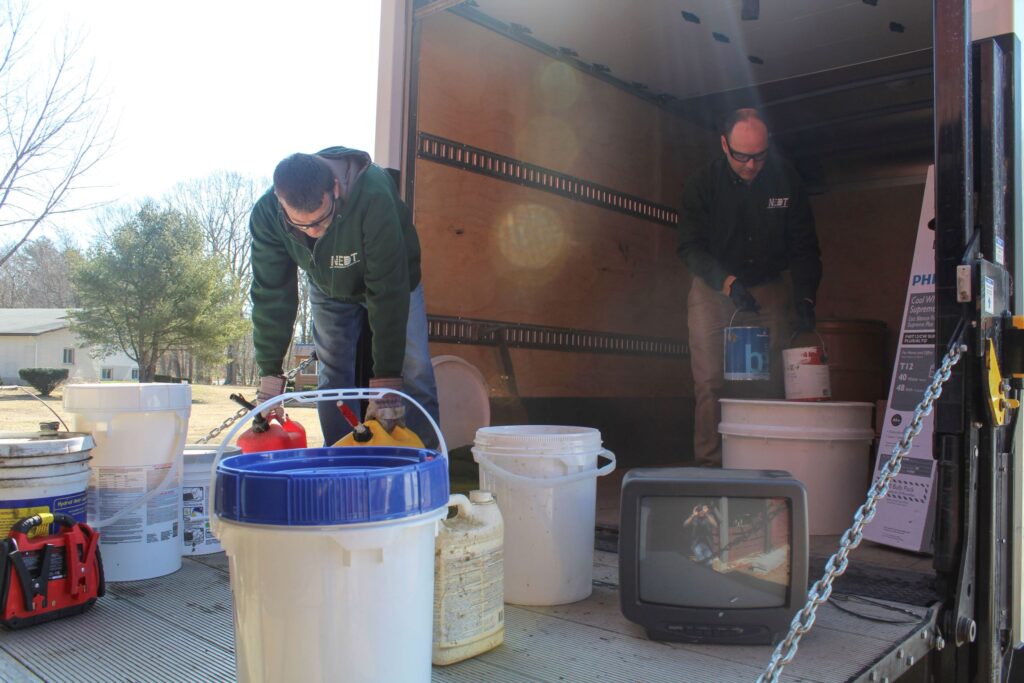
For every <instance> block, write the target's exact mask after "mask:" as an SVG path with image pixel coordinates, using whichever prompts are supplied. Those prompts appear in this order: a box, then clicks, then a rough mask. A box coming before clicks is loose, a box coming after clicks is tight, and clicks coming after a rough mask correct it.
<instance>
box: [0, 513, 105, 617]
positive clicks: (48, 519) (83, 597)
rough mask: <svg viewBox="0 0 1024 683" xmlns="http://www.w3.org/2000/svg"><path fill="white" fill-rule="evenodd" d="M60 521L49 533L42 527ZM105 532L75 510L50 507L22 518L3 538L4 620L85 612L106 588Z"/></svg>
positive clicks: (0, 582)
mask: <svg viewBox="0 0 1024 683" xmlns="http://www.w3.org/2000/svg"><path fill="white" fill-rule="evenodd" d="M51 524H59V525H60V527H61V528H60V530H59V531H58V532H57V533H55V534H51V535H49V536H37V537H35V538H29V532H30V531H31V530H32V529H34V528H36V527H38V526H43V525H46V526H47V527H48V526H49V525H51ZM99 540H100V535H99V533H98V532H96V531H94V530H93V528H92V527H90V526H89V525H88V524H84V523H81V522H78V521H76V520H75V518H74V517H71V516H70V515H65V514H61V513H59V512H58V513H49V512H45V513H42V514H38V515H33V516H31V517H26V518H25V519H23V520H21V521H19V522H18V523H17V524H15V525H14V526H13V527H11V530H10V532H9V534H8V537H7V538H6V539H5V540H4V541H3V542H2V543H0V610H2V611H0V625H3V626H5V627H7V628H9V629H18V628H24V627H26V626H33V625H35V624H41V623H43V622H46V621H51V620H53V619H59V618H61V617H65V616H69V615H72V614H81V613H82V612H84V611H86V610H87V609H89V608H90V607H92V605H93V603H95V602H96V599H97V598H99V597H102V596H103V594H104V593H105V592H106V583H105V581H104V579H103V561H102V559H101V558H100V549H99Z"/></svg>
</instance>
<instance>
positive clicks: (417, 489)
mask: <svg viewBox="0 0 1024 683" xmlns="http://www.w3.org/2000/svg"><path fill="white" fill-rule="evenodd" d="M216 487H217V489H216V490H217V497H216V511H217V514H218V515H219V516H221V517H223V518H224V519H230V520H233V521H236V522H243V523H247V524H273V525H283V526H326V525H331V524H357V523H360V522H377V521H383V520H389V519H400V518H402V517H412V516H415V515H419V514H422V513H425V512H430V511H431V510H436V509H438V508H440V507H445V506H447V505H448V461H447V460H446V459H445V458H444V457H443V456H442V455H441V454H440V453H438V452H437V451H431V450H426V449H419V448H397V447H381V446H352V447H344V448H302V449H294V450H287V451H268V452H266V453H244V454H242V455H233V456H230V457H226V458H224V459H223V460H221V461H220V463H219V464H218V465H217V480H216Z"/></svg>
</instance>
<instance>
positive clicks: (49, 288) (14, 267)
mask: <svg viewBox="0 0 1024 683" xmlns="http://www.w3.org/2000/svg"><path fill="white" fill-rule="evenodd" d="M11 246H12V245H11V244H7V245H2V246H0V251H4V252H6V251H8V250H9V249H10V248H11ZM81 257H82V254H81V252H80V251H79V249H78V246H77V245H76V244H75V241H74V239H73V238H72V237H71V236H70V235H69V234H68V233H65V232H58V235H57V241H56V242H54V241H53V240H51V239H49V238H48V237H38V238H36V239H34V240H29V241H28V242H26V243H25V244H24V245H23V246H22V248H21V250H20V251H18V252H17V253H16V254H14V256H12V257H11V258H10V259H8V261H7V264H6V265H5V266H4V267H3V268H0V308H73V307H74V306H75V305H76V303H77V301H76V298H75V292H74V287H73V286H72V284H71V271H72V269H73V268H74V264H75V263H77V262H78V260H79V259H81Z"/></svg>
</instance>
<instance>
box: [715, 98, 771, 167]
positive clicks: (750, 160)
mask: <svg viewBox="0 0 1024 683" xmlns="http://www.w3.org/2000/svg"><path fill="white" fill-rule="evenodd" d="M722 152H724V153H725V158H726V161H728V162H729V167H730V168H732V170H733V172H734V173H735V174H736V175H738V176H739V177H740V178H741V179H742V180H743V181H744V182H747V183H749V182H753V180H754V179H755V178H756V177H757V175H758V174H759V173H760V172H761V169H762V168H764V162H765V159H767V157H768V126H767V125H765V122H764V121H763V120H762V119H761V116H760V115H759V114H758V112H757V110H756V109H737V110H736V111H734V112H733V113H732V114H730V115H729V117H728V118H726V120H725V124H724V125H723V126H722Z"/></svg>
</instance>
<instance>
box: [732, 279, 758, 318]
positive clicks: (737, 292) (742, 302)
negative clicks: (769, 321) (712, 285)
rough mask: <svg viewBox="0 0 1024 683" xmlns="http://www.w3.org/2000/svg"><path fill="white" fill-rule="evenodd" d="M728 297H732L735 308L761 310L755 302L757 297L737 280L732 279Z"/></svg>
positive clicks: (755, 311)
mask: <svg viewBox="0 0 1024 683" xmlns="http://www.w3.org/2000/svg"><path fill="white" fill-rule="evenodd" d="M729 298H730V299H732V302H733V304H735V305H736V309H737V310H740V311H753V312H754V313H757V312H758V311H760V310H761V307H760V306H759V305H758V304H757V299H755V298H754V295H753V294H751V293H750V292H748V291H747V288H746V287H744V286H743V283H742V282H740V281H739V280H733V281H732V287H730V288H729Z"/></svg>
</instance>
